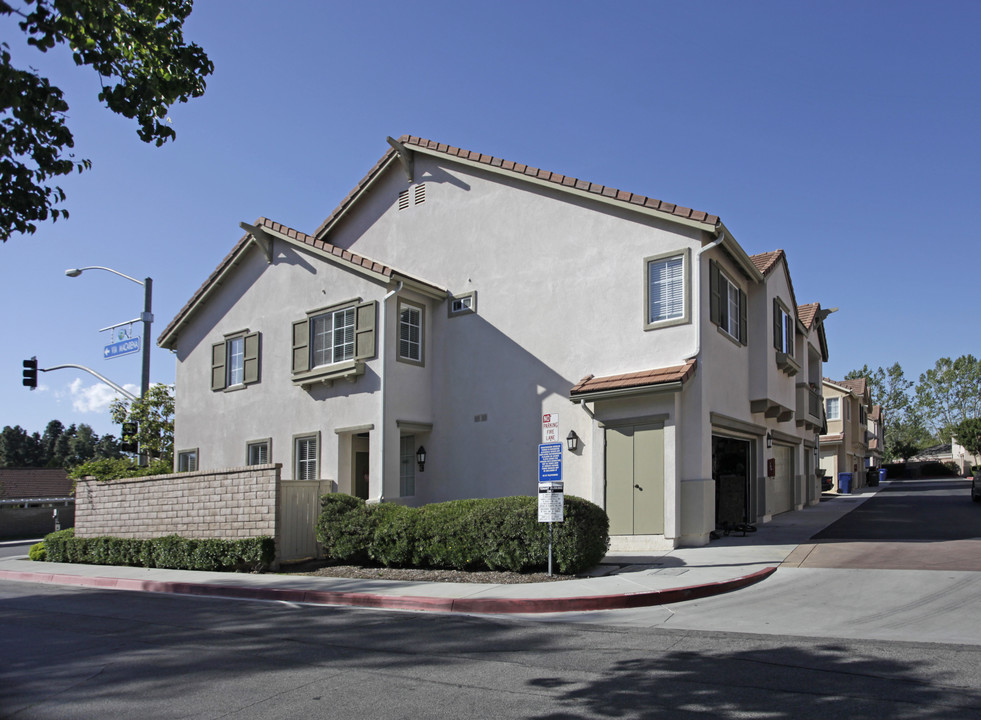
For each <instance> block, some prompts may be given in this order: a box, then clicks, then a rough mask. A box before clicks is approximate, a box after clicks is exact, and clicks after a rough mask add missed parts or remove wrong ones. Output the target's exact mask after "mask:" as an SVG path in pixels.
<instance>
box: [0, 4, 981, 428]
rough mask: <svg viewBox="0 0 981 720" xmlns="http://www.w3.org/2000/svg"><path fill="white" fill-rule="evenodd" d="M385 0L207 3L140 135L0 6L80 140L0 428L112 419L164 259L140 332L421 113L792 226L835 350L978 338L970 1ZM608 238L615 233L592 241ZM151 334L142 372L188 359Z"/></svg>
mask: <svg viewBox="0 0 981 720" xmlns="http://www.w3.org/2000/svg"><path fill="white" fill-rule="evenodd" d="M408 8H409V6H407V5H405V3H394V2H364V1H363V0H359V1H357V2H328V1H322V0H296V1H293V2H282V3H260V2H241V1H239V0H199V2H198V3H197V6H196V8H195V10H194V12H193V13H192V15H191V17H190V18H189V20H188V22H187V24H186V26H185V37H186V38H187V39H189V40H193V41H194V42H197V43H198V44H200V45H201V46H203V47H204V48H205V49H206V51H207V52H208V54H209V56H210V57H211V58H212V60H213V61H214V63H215V66H216V70H215V74H214V75H213V76H212V77H211V78H210V80H209V82H208V91H207V94H206V95H205V96H204V97H203V98H200V99H197V100H194V101H192V102H191V103H189V104H186V105H181V106H178V107H175V108H173V109H172V112H171V114H170V117H171V120H172V122H173V126H174V127H175V129H176V130H177V140H176V142H174V143H169V144H168V145H167V146H165V147H163V148H155V147H152V146H146V145H144V144H143V143H141V142H140V141H139V139H138V138H137V136H136V132H135V126H134V125H133V124H132V123H130V122H129V121H126V120H125V119H123V118H120V117H117V116H115V115H113V114H112V113H110V112H109V111H107V110H105V109H103V108H101V107H100V106H99V104H98V102H97V101H96V99H95V96H96V94H97V93H98V90H99V81H98V79H97V77H96V76H95V75H94V73H92V72H91V71H87V70H85V69H76V68H75V67H74V65H73V63H72V62H71V59H70V56H69V55H68V53H67V51H65V50H64V49H63V48H62V49H55V50H53V51H51V52H49V53H48V54H47V55H45V56H41V55H39V54H37V53H36V52H35V51H33V50H30V49H28V48H26V47H25V46H24V45H23V43H22V41H21V36H20V35H19V31H18V30H17V29H16V27H15V26H14V25H13V24H12V23H10V22H5V23H0V37H3V38H4V40H6V41H7V42H8V43H9V44H10V45H11V48H12V50H13V51H14V53H15V57H17V58H22V59H23V60H24V61H25V62H30V63H31V64H32V65H33V66H35V67H38V68H39V69H41V70H42V71H43V72H45V73H49V75H50V77H51V78H52V81H53V82H54V83H55V84H57V85H58V86H60V87H61V88H62V89H63V90H65V91H66V95H67V99H68V101H69V104H70V106H71V111H70V123H71V128H72V130H73V132H74V134H75V142H76V155H77V157H80V158H81V157H85V158H89V159H91V160H92V165H93V166H92V170H91V171H90V172H86V173H83V174H81V175H78V176H73V177H71V178H69V179H67V180H66V181H65V182H64V183H63V186H64V188H65V190H66V191H67V193H68V196H69V197H68V203H67V207H68V209H69V210H70V212H71V217H70V219H69V220H68V221H65V222H61V221H59V222H58V223H56V224H45V225H43V226H41V228H40V229H39V230H38V232H37V233H36V234H35V235H33V236H23V237H22V236H15V237H14V238H12V239H11V240H10V241H8V242H7V243H6V244H5V245H3V246H0V301H2V303H3V308H4V312H3V313H2V319H0V323H2V325H0V327H2V331H3V343H2V350H0V426H3V425H15V424H19V425H21V426H22V427H25V428H26V429H28V430H30V431H42V430H43V429H44V426H45V424H46V423H47V422H48V421H49V420H51V419H55V418H56V419H59V420H61V421H62V422H64V423H65V424H66V425H67V424H70V423H82V422H84V423H88V424H90V425H92V426H93V427H94V428H95V430H96V432H98V433H100V434H102V433H107V432H113V433H118V431H117V428H116V427H115V426H113V424H112V423H111V421H110V420H109V417H108V411H107V409H106V405H107V402H108V399H109V398H110V397H111V392H106V391H105V386H101V385H100V384H99V383H98V381H96V380H95V379H94V378H92V377H90V376H88V375H86V374H85V373H81V372H77V371H67V370H63V371H57V372H51V373H45V374H42V375H41V387H40V388H39V389H38V390H37V391H35V392H33V393H32V392H29V391H28V390H27V389H25V388H23V387H22V386H21V383H20V377H21V361H22V360H23V359H24V358H27V357H30V356H31V355H37V356H38V358H39V361H40V364H41V366H42V367H49V366H51V365H55V364H62V363H77V364H82V365H87V366H89V367H91V368H93V369H95V370H97V371H98V372H100V373H102V374H104V375H106V376H108V377H109V378H111V379H112V380H114V381H115V382H117V383H119V384H127V385H131V386H133V387H134V388H135V387H137V386H138V384H139V378H140V360H139V356H138V355H133V356H128V357H123V358H115V359H111V360H104V359H103V346H104V345H106V344H108V343H109V342H111V340H112V339H113V338H110V337H109V336H108V333H99V332H98V330H99V328H102V327H105V326H107V325H111V324H112V323H115V322H118V321H122V320H128V319H130V318H133V317H136V316H137V315H138V314H139V312H140V310H141V308H142V301H143V296H142V288H140V287H139V286H137V285H135V284H132V283H129V282H127V281H125V280H123V279H121V278H118V277H115V276H113V275H111V274H109V273H105V272H97V271H93V272H87V273H85V274H83V275H82V276H81V277H78V278H74V279H72V278H67V277H65V275H64V270H65V269H66V268H69V267H78V266H87V265H106V266H110V267H113V268H115V269H117V270H119V271H120V272H123V273H126V274H128V275H132V276H135V277H137V278H141V279H142V278H143V277H146V276H150V277H152V278H153V280H154V298H153V300H154V314H155V322H154V327H153V339H154V341H155V340H156V337H157V336H158V335H159V333H160V331H161V330H162V329H163V328H164V327H165V326H166V324H167V323H168V322H169V321H170V320H171V319H172V318H173V316H174V315H175V314H176V313H177V311H178V310H179V309H180V308H181V307H182V306H183V304H184V303H185V302H186V301H187V299H188V298H189V297H190V296H191V294H192V293H193V292H194V291H195V290H196V289H197V288H198V287H199V285H200V284H201V283H202V282H203V281H204V279H205V278H206V277H207V276H208V274H209V273H210V272H211V271H212V269H214V267H215V266H216V265H217V264H218V262H219V261H220V260H221V259H222V258H223V257H224V256H225V255H226V254H227V253H228V251H229V250H230V249H231V247H232V245H233V244H234V243H235V242H236V241H237V240H238V238H239V237H240V236H241V234H242V233H241V230H240V229H239V228H238V222H239V221H242V220H245V221H248V222H251V221H252V220H254V219H255V218H256V217H259V216H266V217H270V218H272V219H274V220H277V221H278V222H282V223H284V224H286V225H289V226H291V227H294V228H297V229H299V230H303V231H307V232H310V231H313V230H314V229H315V228H316V227H317V225H318V224H319V223H320V222H321V221H322V220H323V219H324V218H325V217H326V216H327V215H328V214H329V213H330V211H331V210H332V209H333V208H334V207H335V206H336V204H337V203H338V202H339V201H340V200H341V199H342V198H343V197H344V196H345V195H346V194H347V193H348V191H349V190H350V189H351V187H353V185H354V184H355V183H356V182H357V180H358V179H360V178H361V177H362V175H364V173H365V172H366V171H367V170H368V169H369V168H370V167H371V165H372V164H373V163H374V162H375V161H376V160H377V159H378V158H379V157H380V156H381V155H382V154H383V153H384V152H385V150H386V148H387V145H386V143H385V136H386V135H392V136H395V137H398V136H399V135H402V134H413V135H419V136H422V137H426V138H430V139H433V140H438V141H440V142H445V143H449V144H451V145H456V146H459V147H464V148H467V149H470V150H476V151H479V152H483V153H488V154H491V155H496V156H498V157H503V158H505V159H509V160H515V161H517V162H522V163H526V164H528V165H533V166H537V167H541V168H546V169H548V170H552V171H555V172H559V173H563V174H566V175H572V176H575V177H579V178H582V179H585V180H589V181H592V182H597V183H601V184H605V185H611V186H613V187H617V188H620V189H624V190H628V191H631V192H636V193H641V194H645V195H649V196H652V197H655V198H658V199H661V200H665V201H668V202H673V203H677V204H679V205H685V206H688V207H693V208H696V209H699V210H705V211H707V212H710V213H713V214H716V215H719V216H720V217H721V218H722V220H723V222H725V224H726V226H727V227H728V228H729V229H730V230H731V231H732V233H733V234H734V236H735V238H736V240H737V241H738V242H739V243H740V244H741V245H742V246H743V247H744V248H745V249H746V251H747V252H748V253H750V254H755V253H760V252H765V251H768V250H774V249H777V248H783V249H784V250H786V252H787V254H788V259H789V264H790V270H791V274H792V278H793V282H794V288H795V291H796V295H797V300H798V302H800V303H806V302H812V301H819V302H821V304H822V305H823V306H825V307H839V308H840V310H839V312H837V313H835V314H834V315H832V316H831V317H830V318H829V319H828V322H827V330H828V339H829V345H830V354H831V360H830V362H829V363H828V364H827V365H826V368H825V370H826V372H825V374H826V375H828V376H831V377H835V378H840V377H843V376H844V375H845V373H846V372H848V371H849V370H851V369H853V368H857V367H861V366H862V365H863V364H868V365H869V366H870V367H873V368H874V367H877V366H880V365H881V366H888V365H891V364H892V363H894V362H897V361H898V362H899V363H901V365H902V366H903V368H904V370H905V371H906V376H907V377H908V378H910V379H914V380H915V379H916V378H918V377H919V375H920V373H922V372H924V371H925V370H927V369H929V368H931V367H933V365H934V363H935V362H936V360H937V359H938V358H940V357H943V356H950V357H957V356H959V355H964V354H968V353H971V354H975V355H977V354H978V352H977V350H976V349H975V348H976V342H975V339H974V332H975V327H976V324H975V322H974V321H973V320H972V319H971V315H969V310H970V309H973V308H974V307H976V306H977V298H978V284H979V283H978V281H977V276H978V272H979V263H978V260H979V255H981V251H979V249H978V242H977V239H976V238H977V237H978V235H979V232H981V231H979V230H978V228H977V227H976V224H975V223H974V222H973V221H972V220H971V217H972V216H971V214H970V213H971V212H972V211H971V210H970V208H971V207H975V206H976V204H977V196H978V192H979V174H981V139H979V131H978V118H979V114H981V113H979V110H981V48H979V44H978V43H977V38H976V31H977V28H978V27H979V26H981V3H977V2H937V3H923V2H917V3H914V2H901V1H900V2H897V1H895V0H890V1H889V2H861V1H859V2H856V1H854V0H849V1H848V2H821V3H817V2H769V1H757V2H741V3H734V2H715V1H703V2H654V1H650V2H631V1H620V2H616V3H612V2H609V3H600V2H579V1H577V0H555V1H544V0H541V1H535V0H531V1H527V0H526V1H524V2H512V1H510V0H505V1H500V2H494V3H471V2H461V1H460V0H454V1H452V2H431V1H428V0H422V2H418V3H415V4H413V5H412V6H411V9H408ZM601 241H603V242H615V238H608V239H603V240H601ZM174 362H175V361H174V357H173V355H171V353H169V352H168V351H164V350H161V349H158V348H156V347H155V348H154V351H153V358H152V380H153V381H155V382H158V381H159V382H167V383H170V382H173V380H174Z"/></svg>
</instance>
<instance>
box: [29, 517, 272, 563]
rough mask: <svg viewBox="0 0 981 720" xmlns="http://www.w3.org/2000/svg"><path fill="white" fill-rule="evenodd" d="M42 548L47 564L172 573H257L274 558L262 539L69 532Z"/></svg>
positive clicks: (267, 539)
mask: <svg viewBox="0 0 981 720" xmlns="http://www.w3.org/2000/svg"><path fill="white" fill-rule="evenodd" d="M43 545H44V551H45V554H46V555H47V560H48V561H49V562H74V563H87V564H90V565H129V566H134V567H159V568H169V569H172V570H210V571H229V570H258V569H261V568H263V567H265V566H266V565H268V564H269V563H271V562H272V561H273V558H274V557H275V554H276V552H275V551H276V547H275V543H274V541H273V539H272V538H270V537H265V536H263V537H255V538H246V539H244V540H220V539H214V538H209V539H203V540H195V539H192V538H183V537H180V536H179V535H167V536H165V537H160V538H152V539H148V540H140V539H136V538H116V537H95V538H76V537H75V531H74V529H73V528H69V529H67V530H60V531H58V532H55V533H51V534H49V535H47V536H46V537H45V538H44V543H43Z"/></svg>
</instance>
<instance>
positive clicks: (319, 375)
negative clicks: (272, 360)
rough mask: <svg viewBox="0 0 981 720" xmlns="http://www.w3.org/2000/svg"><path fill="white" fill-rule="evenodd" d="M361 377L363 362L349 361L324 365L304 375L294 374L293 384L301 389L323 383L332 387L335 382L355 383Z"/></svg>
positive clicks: (303, 373)
mask: <svg viewBox="0 0 981 720" xmlns="http://www.w3.org/2000/svg"><path fill="white" fill-rule="evenodd" d="M359 375H364V361H363V360H348V361H347V362H341V363H335V364H333V365H323V366H321V367H317V368H314V369H313V370H307V371H306V372H302V373H294V374H293V384H294V385H299V386H300V387H307V386H308V385H317V384H320V383H323V384H325V385H331V384H333V382H334V381H335V380H347V381H348V382H354V381H355V380H357V379H358V376H359Z"/></svg>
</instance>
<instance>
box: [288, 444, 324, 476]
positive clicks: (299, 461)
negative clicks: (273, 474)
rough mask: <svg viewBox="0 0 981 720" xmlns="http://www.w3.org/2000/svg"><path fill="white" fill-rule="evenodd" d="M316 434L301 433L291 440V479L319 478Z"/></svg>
mask: <svg viewBox="0 0 981 720" xmlns="http://www.w3.org/2000/svg"><path fill="white" fill-rule="evenodd" d="M317 440H318V437H317V435H301V436H299V437H297V438H294V440H293V479H294V480H319V479H320V476H319V473H318V471H317V446H318V445H319V443H318V442H317Z"/></svg>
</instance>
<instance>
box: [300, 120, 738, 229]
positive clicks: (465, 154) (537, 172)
mask: <svg viewBox="0 0 981 720" xmlns="http://www.w3.org/2000/svg"><path fill="white" fill-rule="evenodd" d="M399 142H400V143H402V144H403V145H406V146H410V147H411V146H415V147H419V148H424V149H426V150H428V151H430V152H437V153H440V154H442V155H446V156H447V157H450V158H458V159H460V160H467V161H470V162H475V163H480V164H481V165H487V166H488V167H493V168H496V169H498V170H503V171H506V172H508V173H511V174H513V175H516V176H523V177H530V178H534V179H536V180H543V181H545V182H548V183H551V184H553V185H555V186H556V187H558V188H566V189H573V190H578V191H581V192H587V193H590V194H592V195H597V196H600V197H605V198H612V199H614V200H619V201H621V202H625V203H628V204H631V205H637V206H639V207H643V208H647V209H649V210H656V211H658V212H663V213H667V214H668V215H675V216H677V217H679V218H685V219H687V220H695V221H697V222H701V223H706V224H708V225H713V226H714V225H718V224H719V217H718V215H711V214H709V213H707V212H704V211H702V210H693V209H691V208H687V207H684V206H682V205H675V204H674V203H669V202H664V201H662V200H656V199H654V198H652V197H648V196H646V195H638V194H637V193H631V192H627V191H625V190H618V189H617V188H613V187H609V186H607V185H599V184H597V183H592V182H589V181H587V180H580V179H578V178H574V177H570V176H568V175H560V174H559V173H554V172H551V171H549V170H542V169H540V168H536V167H531V166H530V165H523V164H521V163H516V162H514V161H512V160H502V159H501V158H498V157H494V156H493V155H485V154H483V153H478V152H473V151H472V150H464V149H462V148H458V147H454V146H452V145H446V144H445V143H440V142H436V141H435V140H426V139H425V138H421V137H416V136H414V135H403V136H402V137H400V138H399ZM395 155H396V151H395V149H394V148H390V149H389V150H388V151H387V152H386V153H385V154H384V155H383V156H382V157H381V159H380V160H379V161H378V162H377V163H375V165H374V166H373V167H372V168H371V170H369V171H368V174H367V175H365V176H364V177H363V178H362V179H361V181H360V182H359V183H358V184H357V185H356V186H355V187H354V189H353V190H351V192H349V193H348V194H347V197H345V198H344V199H343V200H342V201H341V203H340V204H339V205H338V206H337V207H336V208H335V209H334V211H333V212H332V213H331V214H330V215H329V216H328V217H327V219H326V220H324V221H323V222H322V223H321V224H320V227H318V228H317V230H316V232H315V233H314V234H315V235H316V236H317V237H322V236H323V233H324V231H325V230H326V229H327V228H329V227H330V226H331V225H332V224H333V223H334V221H335V220H336V219H337V218H339V217H340V216H341V215H343V214H344V212H345V211H346V210H347V208H348V206H349V205H350V204H351V203H352V202H353V201H354V199H355V198H356V197H357V196H358V194H359V193H360V192H361V191H362V190H363V189H364V188H366V187H367V186H368V185H369V184H370V183H371V181H372V180H374V178H375V177H376V176H377V175H378V173H380V172H381V170H382V168H384V167H385V166H386V165H387V164H388V163H389V161H390V160H392V159H393V158H394V157H395Z"/></svg>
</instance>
